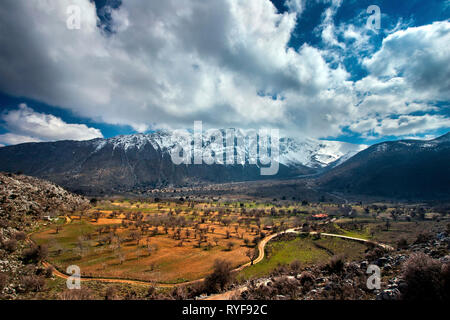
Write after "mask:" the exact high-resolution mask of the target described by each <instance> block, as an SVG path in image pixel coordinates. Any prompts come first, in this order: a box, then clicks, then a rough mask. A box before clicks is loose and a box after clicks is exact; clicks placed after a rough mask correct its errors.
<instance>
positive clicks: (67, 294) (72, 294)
mask: <svg viewBox="0 0 450 320" xmlns="http://www.w3.org/2000/svg"><path fill="white" fill-rule="evenodd" d="M58 298H59V300H91V299H92V292H91V290H89V289H86V288H81V289H79V290H70V289H66V290H64V291H63V292H61V293H60V294H59V296H58Z"/></svg>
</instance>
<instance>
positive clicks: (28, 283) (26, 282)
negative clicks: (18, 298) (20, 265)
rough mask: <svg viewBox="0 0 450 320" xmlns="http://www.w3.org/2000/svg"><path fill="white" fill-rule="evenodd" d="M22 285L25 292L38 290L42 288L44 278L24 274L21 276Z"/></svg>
mask: <svg viewBox="0 0 450 320" xmlns="http://www.w3.org/2000/svg"><path fill="white" fill-rule="evenodd" d="M22 285H23V287H24V289H25V292H28V291H33V292H39V291H42V289H44V286H45V279H44V278H43V277H40V276H36V275H32V276H25V277H23V278H22Z"/></svg>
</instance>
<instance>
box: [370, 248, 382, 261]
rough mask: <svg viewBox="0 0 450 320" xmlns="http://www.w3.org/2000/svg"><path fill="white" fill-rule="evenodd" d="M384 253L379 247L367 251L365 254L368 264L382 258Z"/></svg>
mask: <svg viewBox="0 0 450 320" xmlns="http://www.w3.org/2000/svg"><path fill="white" fill-rule="evenodd" d="M385 253H386V250H385V249H383V248H381V247H375V248H373V249H371V250H368V251H367V252H366V259H367V260H369V262H373V261H375V260H377V259H379V258H381V257H382V256H384V255H385Z"/></svg>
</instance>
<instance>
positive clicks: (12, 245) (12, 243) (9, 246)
mask: <svg viewBox="0 0 450 320" xmlns="http://www.w3.org/2000/svg"><path fill="white" fill-rule="evenodd" d="M3 248H4V249H5V250H6V251H8V252H9V253H13V252H14V251H16V250H17V241H16V240H15V239H10V240H7V241H5V242H4V243H3Z"/></svg>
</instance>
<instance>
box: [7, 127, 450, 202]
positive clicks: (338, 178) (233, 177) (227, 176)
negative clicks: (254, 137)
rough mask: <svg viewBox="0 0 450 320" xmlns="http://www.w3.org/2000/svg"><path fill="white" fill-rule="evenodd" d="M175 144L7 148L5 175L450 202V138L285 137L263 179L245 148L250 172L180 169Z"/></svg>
mask: <svg viewBox="0 0 450 320" xmlns="http://www.w3.org/2000/svg"><path fill="white" fill-rule="evenodd" d="M222 132H224V131H222ZM241 133H242V132H241ZM238 134H239V132H238ZM174 137H175V136H174V134H173V132H171V131H168V130H163V131H158V132H154V133H151V134H134V135H126V136H118V137H114V138H108V139H94V140H88V141H57V142H41V143H25V144H19V145H14V146H7V147H2V148H0V171H6V172H13V173H15V172H22V173H24V174H27V175H30V176H35V177H38V178H43V179H47V180H50V181H52V182H54V183H57V184H59V185H61V186H63V187H65V188H67V189H68V190H71V191H74V192H77V193H82V194H87V195H91V194H100V195H101V194H114V193H121V192H133V191H136V190H148V189H152V188H161V187H166V186H175V187H177V186H189V185H199V184H208V183H225V182H236V181H252V180H261V179H275V180H276V179H293V178H294V179H295V178H298V177H303V178H305V177H307V178H308V179H309V180H311V181H313V184H312V185H314V186H315V187H316V188H317V190H322V191H325V192H339V193H342V194H353V195H367V196H379V197H385V198H403V199H431V198H433V199H444V198H445V199H447V198H450V166H449V163H450V133H447V134H446V135H444V136H441V137H439V138H436V139H434V140H399V141H388V142H382V143H378V144H375V145H372V146H370V147H368V146H366V145H355V144H349V143H343V142H337V141H323V140H314V139H296V138H290V137H282V138H280V145H279V171H278V173H277V174H276V175H273V176H261V174H260V165H259V164H252V163H254V162H253V161H254V160H255V159H252V157H254V155H253V154H252V152H251V151H250V149H251V148H250V147H249V145H245V144H244V145H243V146H240V145H238V144H235V145H234V146H233V148H234V150H233V152H234V154H236V155H237V154H238V153H242V154H245V164H243V165H241V164H233V165H221V164H213V165H207V164H197V165H193V164H190V165H187V164H181V165H176V164H174V163H173V162H172V159H171V154H172V151H173V150H174V148H175V147H176V146H177V145H179V144H184V147H185V148H189V147H192V144H193V142H192V141H189V140H187V141H184V140H183V141H182V140H177V139H178V138H176V137H175V138H174ZM205 141H206V142H205ZM258 141H259V140H258ZM203 143H204V146H205V145H207V144H208V143H209V142H208V139H207V137H206V136H203ZM211 148H212V150H213V151H214V153H215V152H219V150H217V149H215V148H216V147H211ZM298 183H301V182H298Z"/></svg>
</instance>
